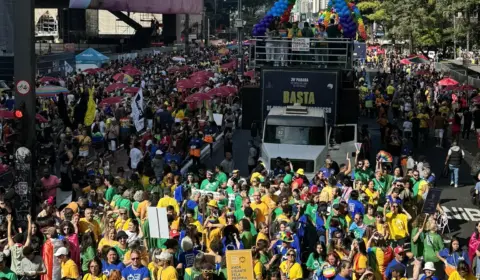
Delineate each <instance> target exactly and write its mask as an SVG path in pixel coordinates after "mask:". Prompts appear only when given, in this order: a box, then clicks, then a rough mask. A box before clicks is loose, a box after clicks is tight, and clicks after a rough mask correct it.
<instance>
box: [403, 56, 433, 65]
mask: <svg viewBox="0 0 480 280" xmlns="http://www.w3.org/2000/svg"><path fill="white" fill-rule="evenodd" d="M408 60H410V62H412V63H417V64H428V63H430V61H429V60H428V59H424V58H422V57H419V56H415V57H412V58H409V59H408Z"/></svg>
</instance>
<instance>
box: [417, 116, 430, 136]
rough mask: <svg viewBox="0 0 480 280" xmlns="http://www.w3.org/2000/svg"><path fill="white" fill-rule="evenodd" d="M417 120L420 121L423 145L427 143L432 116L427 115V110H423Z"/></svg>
mask: <svg viewBox="0 0 480 280" xmlns="http://www.w3.org/2000/svg"><path fill="white" fill-rule="evenodd" d="M417 118H418V119H419V120H420V130H419V133H420V139H421V141H422V142H423V143H426V142H427V139H428V120H429V119H430V116H429V115H428V114H426V113H425V110H422V112H421V113H419V114H418V115H417Z"/></svg>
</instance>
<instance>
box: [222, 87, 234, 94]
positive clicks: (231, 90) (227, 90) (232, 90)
mask: <svg viewBox="0 0 480 280" xmlns="http://www.w3.org/2000/svg"><path fill="white" fill-rule="evenodd" d="M219 89H220V90H223V91H226V92H229V93H231V94H234V93H237V92H238V90H237V88H235V87H229V86H221V87H219Z"/></svg>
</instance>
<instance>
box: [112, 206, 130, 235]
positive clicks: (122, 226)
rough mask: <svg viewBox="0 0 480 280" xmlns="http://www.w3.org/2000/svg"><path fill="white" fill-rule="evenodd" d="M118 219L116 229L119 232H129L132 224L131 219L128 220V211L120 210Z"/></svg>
mask: <svg viewBox="0 0 480 280" xmlns="http://www.w3.org/2000/svg"><path fill="white" fill-rule="evenodd" d="M118 215H119V216H118V218H117V220H116V221H115V229H116V230H117V231H121V230H128V225H129V224H130V221H131V219H130V218H128V212H127V209H120V211H118Z"/></svg>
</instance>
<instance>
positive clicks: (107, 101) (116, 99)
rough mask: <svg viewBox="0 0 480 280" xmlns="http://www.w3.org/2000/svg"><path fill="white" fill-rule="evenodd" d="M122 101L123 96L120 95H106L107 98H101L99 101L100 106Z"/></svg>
mask: <svg viewBox="0 0 480 280" xmlns="http://www.w3.org/2000/svg"><path fill="white" fill-rule="evenodd" d="M122 101H123V98H122V97H119V96H115V97H108V98H105V99H103V100H102V101H101V102H100V104H99V105H100V106H105V105H113V104H118V103H120V102H122Z"/></svg>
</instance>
